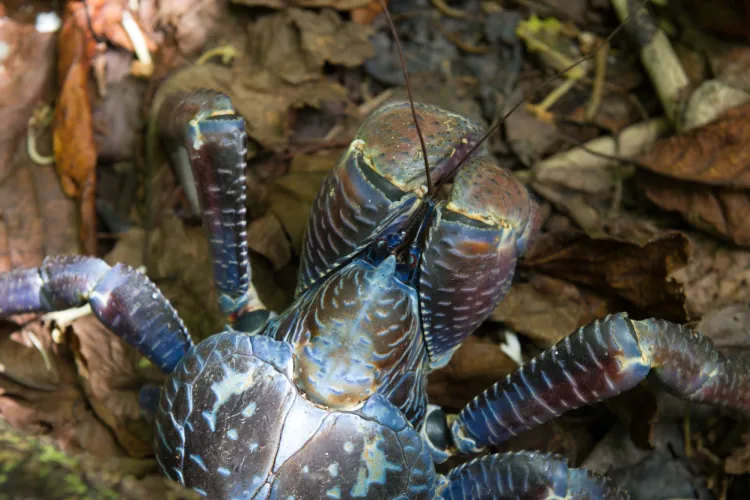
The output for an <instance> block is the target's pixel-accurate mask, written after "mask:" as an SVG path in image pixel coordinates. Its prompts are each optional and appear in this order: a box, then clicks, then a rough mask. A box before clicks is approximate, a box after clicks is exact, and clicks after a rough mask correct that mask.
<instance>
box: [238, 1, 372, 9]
mask: <svg viewBox="0 0 750 500" xmlns="http://www.w3.org/2000/svg"><path fill="white" fill-rule="evenodd" d="M369 1H370V0H232V3H236V4H240V5H248V6H253V7H256V6H257V7H261V6H262V7H270V8H272V9H285V8H287V7H307V8H313V9H314V8H319V7H333V8H334V9H338V10H351V9H355V8H357V7H363V6H365V5H367V3H368V2H369Z"/></svg>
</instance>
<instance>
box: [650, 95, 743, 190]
mask: <svg viewBox="0 0 750 500" xmlns="http://www.w3.org/2000/svg"><path fill="white" fill-rule="evenodd" d="M748 142H750V103H748V104H745V105H743V106H739V107H737V108H733V109H731V110H729V111H728V112H727V113H725V114H724V116H723V117H722V118H720V119H718V120H717V121H714V122H712V123H710V124H708V125H705V126H703V127H700V128H697V129H693V130H691V131H689V132H686V133H684V134H681V135H676V136H672V137H670V138H668V139H664V140H662V141H659V142H657V143H656V145H655V146H654V147H653V148H652V149H651V150H650V151H649V152H647V153H645V154H644V155H642V156H641V157H639V158H638V160H639V161H640V162H641V163H642V164H643V165H644V166H646V167H648V168H649V169H650V170H652V171H654V172H656V173H658V174H662V175H666V176H669V177H674V178H676V179H680V180H685V181H693V182H700V183H702V184H709V185H713V186H727V187H733V188H747V187H750V148H748V147H747V144H748Z"/></svg>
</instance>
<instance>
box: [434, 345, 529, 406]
mask: <svg viewBox="0 0 750 500" xmlns="http://www.w3.org/2000/svg"><path fill="white" fill-rule="evenodd" d="M517 368H518V365H517V364H516V362H515V361H513V360H512V359H510V358H509V357H508V355H507V354H505V353H504V352H503V351H502V350H500V346H498V345H497V344H495V343H494V342H492V341H491V340H489V339H486V338H480V337H475V336H471V337H469V338H467V339H466V342H464V343H463V344H461V347H460V348H459V349H458V350H457V351H456V353H455V354H454V355H453V357H452V358H451V360H450V363H448V366H446V367H445V368H442V369H440V370H437V371H435V372H433V373H431V374H430V377H429V385H428V386H427V394H428V395H429V398H430V402H431V403H432V404H436V405H440V406H443V407H446V408H452V409H459V408H462V407H463V406H464V405H465V404H466V403H468V402H469V401H470V400H471V399H472V398H473V397H474V396H476V395H477V394H479V393H480V392H482V391H483V390H485V389H486V388H487V387H489V386H491V385H492V384H494V383H495V382H497V381H498V380H500V379H501V378H503V377H505V376H506V375H507V374H509V373H510V372H512V371H515V370H516V369H517Z"/></svg>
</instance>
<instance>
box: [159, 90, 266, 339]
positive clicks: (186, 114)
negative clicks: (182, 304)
mask: <svg viewBox="0 0 750 500" xmlns="http://www.w3.org/2000/svg"><path fill="white" fill-rule="evenodd" d="M162 108H164V109H165V110H166V111H164V113H165V116H160V118H159V121H160V123H161V124H162V130H161V135H162V140H163V142H164V143H165V145H166V146H167V149H168V150H169V151H170V152H171V153H170V160H171V162H172V164H173V166H174V167H175V169H176V170H177V172H178V176H179V177H180V181H181V184H182V185H183V187H184V189H185V192H186V194H188V199H189V200H191V203H193V202H192V200H193V199H195V202H196V203H197V202H199V204H200V213H201V215H202V218H203V225H204V228H205V230H206V232H207V235H208V240H209V244H210V246H211V254H212V260H213V268H214V282H215V283H216V287H217V289H218V291H219V306H220V307H221V309H222V310H223V311H224V313H225V314H226V315H227V316H228V317H229V319H230V322H232V323H233V326H234V327H235V328H236V329H240V330H246V328H245V327H248V328H249V329H250V330H253V331H255V330H257V329H259V328H260V326H262V325H263V324H265V321H266V319H267V316H268V312H267V311H266V310H265V306H264V305H263V303H262V302H261V301H260V299H259V298H258V294H257V293H256V291H255V288H254V287H253V285H252V283H251V281H250V263H249V260H248V249H247V221H246V215H247V214H246V208H245V201H246V189H247V188H246V185H245V182H246V179H245V155H246V153H247V149H246V142H247V135H246V133H245V121H244V120H243V119H242V117H241V116H239V115H237V113H236V112H235V110H234V108H233V106H232V103H231V102H230V100H229V98H228V97H227V96H226V95H224V94H222V93H220V92H216V91H213V90H200V91H196V92H193V93H189V94H182V95H177V96H175V97H172V98H171V100H170V101H169V102H168V103H166V104H165V105H164V106H162ZM256 311H258V314H253V315H248V313H251V312H256ZM245 315H248V317H244V316H245ZM238 322H239V323H238ZM255 323H257V325H256V324H255Z"/></svg>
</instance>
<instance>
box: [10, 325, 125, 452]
mask: <svg viewBox="0 0 750 500" xmlns="http://www.w3.org/2000/svg"><path fill="white" fill-rule="evenodd" d="M26 328H29V329H31V331H33V333H34V335H35V336H36V337H37V338H38V339H40V340H41V343H42V345H45V346H51V356H52V357H53V358H55V359H56V360H57V368H58V373H59V384H58V385H57V387H56V389H55V390H54V391H49V390H39V389H33V388H30V387H28V386H25V385H22V384H19V383H17V382H14V381H13V380H11V379H10V378H7V377H4V376H0V417H2V418H0V420H2V419H3V418H4V419H5V420H7V421H8V422H9V423H10V424H11V425H12V426H14V427H16V428H17V429H21V430H23V431H25V432H27V433H29V434H35V435H38V434H44V435H46V436H48V437H50V438H51V439H53V440H54V441H55V442H56V443H57V445H58V446H60V447H61V448H62V449H63V450H65V451H67V452H74V453H80V452H82V451H88V452H90V453H92V454H95V455H97V456H103V457H106V456H114V455H122V450H121V448H120V446H119V445H118V444H117V441H116V440H115V438H114V436H113V435H112V433H111V432H110V430H109V429H108V428H107V427H106V426H105V425H104V424H103V423H102V422H101V421H100V420H99V419H98V418H97V417H96V415H95V414H94V412H93V411H91V410H90V409H89V405H88V400H87V398H86V396H85V395H84V393H83V391H82V390H81V388H80V387H79V385H78V384H77V380H78V374H77V372H76V367H75V362H74V361H73V358H72V355H71V353H70V351H69V350H68V348H67V346H66V345H64V344H63V345H60V344H53V343H52V341H51V338H50V334H49V331H48V330H47V328H45V327H44V326H42V325H41V323H38V322H37V323H30V324H28V325H27V326H26Z"/></svg>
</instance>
